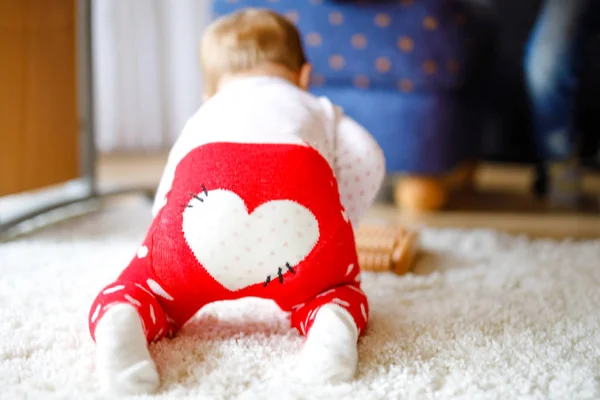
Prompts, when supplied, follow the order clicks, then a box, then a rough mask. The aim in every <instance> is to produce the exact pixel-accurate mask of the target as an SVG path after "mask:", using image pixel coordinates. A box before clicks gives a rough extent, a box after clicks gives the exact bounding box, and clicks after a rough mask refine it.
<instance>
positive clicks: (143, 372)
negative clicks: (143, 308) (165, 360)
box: [95, 304, 159, 395]
mask: <svg viewBox="0 0 600 400" xmlns="http://www.w3.org/2000/svg"><path fill="white" fill-rule="evenodd" d="M95 336H96V370H97V373H98V378H99V380H100V385H101V386H102V389H103V390H105V391H108V392H111V393H115V394H119V395H125V394H149V393H152V392H154V391H155V390H156V389H157V388H158V385H159V378H158V372H157V371H156V366H155V364H154V362H153V361H152V357H151V356H150V352H149V351H148V345H147V343H146V336H145V335H144V331H143V328H142V323H141V320H140V317H139V315H138V313H137V310H136V309H135V308H134V307H133V306H131V305H128V304H119V305H116V306H114V307H112V308H111V309H110V310H108V311H107V312H106V313H105V314H104V315H103V316H102V318H101V319H100V321H98V324H97V325H96V332H95Z"/></svg>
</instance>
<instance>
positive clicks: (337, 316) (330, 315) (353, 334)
mask: <svg viewBox="0 0 600 400" xmlns="http://www.w3.org/2000/svg"><path fill="white" fill-rule="evenodd" d="M357 339H358V329H357V328H356V324H355V323H354V319H353V318H352V316H351V315H350V313H349V312H348V311H346V310H344V309H343V308H342V307H339V306H335V305H330V304H327V305H324V306H322V307H321V308H320V309H319V311H318V312H317V316H316V317H315V321H314V322H313V325H312V327H311V328H310V331H309V332H308V336H307V338H306V342H305V344H304V347H303V348H302V351H301V352H300V365H299V371H298V372H299V374H300V379H301V380H303V381H304V382H307V383H336V382H345V381H349V380H350V379H352V378H353V377H354V374H355V373H356V367H357V364H358V352H357V348H356V346H357V345H356V341H357Z"/></svg>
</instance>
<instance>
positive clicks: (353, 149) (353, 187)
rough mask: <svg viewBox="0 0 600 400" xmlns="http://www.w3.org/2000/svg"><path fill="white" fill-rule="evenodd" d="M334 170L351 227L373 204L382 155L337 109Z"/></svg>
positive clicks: (366, 134)
mask: <svg viewBox="0 0 600 400" xmlns="http://www.w3.org/2000/svg"><path fill="white" fill-rule="evenodd" d="M337 114H338V117H337V120H338V123H337V130H336V133H335V134H336V138H335V140H336V158H335V173H336V176H337V179H338V184H339V190H340V195H341V199H342V204H343V205H344V208H345V209H346V212H347V214H348V217H349V218H350V220H351V221H352V225H353V226H354V227H357V226H358V223H359V222H360V220H361V218H362V217H363V216H364V215H365V213H366V212H367V210H368V209H369V207H371V205H372V204H373V201H374V200H375V196H376V195H377V192H378V191H379V189H380V187H381V184H382V182H383V178H384V176H385V157H384V155H383V151H382V150H381V148H380V147H379V144H378V143H377V142H376V141H375V139H374V138H373V136H371V134H370V133H369V132H368V131H367V130H366V129H365V128H364V127H362V126H361V125H360V124H358V123H357V122H356V121H354V120H353V119H352V118H350V117H348V116H347V115H343V114H342V113H341V112H338V113H337Z"/></svg>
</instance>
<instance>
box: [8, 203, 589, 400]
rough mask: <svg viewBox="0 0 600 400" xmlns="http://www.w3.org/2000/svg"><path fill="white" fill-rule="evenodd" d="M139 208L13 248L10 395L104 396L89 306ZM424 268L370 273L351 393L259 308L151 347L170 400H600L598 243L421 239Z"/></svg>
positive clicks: (122, 257)
mask: <svg viewBox="0 0 600 400" xmlns="http://www.w3.org/2000/svg"><path fill="white" fill-rule="evenodd" d="M149 212H150V210H149V207H148V206H147V205H145V204H143V203H141V202H135V203H133V204H129V203H128V204H119V205H112V206H111V207H110V208H109V209H107V210H105V211H103V212H101V213H97V214H93V215H91V216H87V217H83V218H78V219H75V220H71V221H69V222H67V223H63V224H61V225H58V226H54V227H52V228H50V229H48V230H45V231H42V232H38V233H36V234H35V235H33V236H30V237H28V238H26V239H20V240H18V241H15V242H11V243H6V244H0V321H1V323H0V398H3V399H4V398H6V399H25V398H27V399H32V398H33V399H37V398H40V399H51V398H67V399H87V398H101V396H100V395H99V394H98V386H97V383H96V380H95V375H94V364H93V360H94V356H93V354H94V346H93V343H92V341H91V340H90V338H89V335H88V331H87V325H86V323H87V314H88V307H89V306H90V304H91V301H92V300H93V298H94V297H95V295H96V293H97V291H98V290H99V289H100V288H101V287H102V286H104V285H105V284H106V283H107V282H108V281H109V280H111V279H113V278H114V277H115V276H116V274H117V273H118V272H119V271H120V269H121V268H122V267H123V266H124V265H125V264H126V263H127V262H128V261H129V259H130V257H131V256H132V255H133V252H134V251H135V250H136V249H137V246H138V244H139V241H140V240H141V238H142V236H143V235H144V233H145V229H146V226H147V224H148V222H149ZM422 245H423V248H424V249H425V250H426V253H425V255H424V256H423V257H422V259H421V260H420V261H419V264H418V266H417V269H416V271H415V273H414V274H411V275H408V276H405V277H395V276H391V275H386V274H380V275H373V274H364V279H363V281H364V287H365V290H366V292H367V294H368V296H369V297H370V301H371V304H372V305H371V309H372V314H371V315H372V319H371V325H370V328H369V329H368V331H367V333H366V336H365V337H364V338H363V339H362V340H361V341H360V344H359V354H360V367H359V372H358V376H357V377H356V379H355V381H353V382H352V383H348V384H341V385H333V386H322V387H307V386H303V385H301V384H300V383H299V382H297V380H296V379H294V376H293V375H292V372H291V371H292V367H293V365H294V362H295V355H296V353H297V352H298V350H299V349H300V347H301V344H302V339H301V338H300V336H298V335H297V334H296V332H295V331H293V330H292V329H290V328H289V327H288V325H287V322H286V319H285V316H284V315H282V314H280V313H279V312H277V310H276V309H275V308H274V307H273V306H272V305H271V304H270V303H266V302H261V301H257V300H251V301H245V302H240V303H229V304H227V303H223V304H215V305H212V306H210V307H208V308H206V309H205V310H203V311H202V312H200V313H199V315H198V316H197V317H196V318H195V319H194V320H193V321H191V322H190V323H189V324H188V325H187V326H186V327H185V328H184V329H183V331H182V332H181V333H180V335H179V336H178V337H176V338H175V339H173V340H171V341H166V340H165V341H163V342H160V343H158V344H155V345H153V346H152V347H151V352H152V354H153V355H154V357H155V359H156V361H157V365H158V368H159V371H160V374H161V376H162V379H163V384H162V386H161V391H160V393H159V394H158V395H156V396H155V397H151V398H157V399H228V398H236V399H255V398H258V399H275V398H277V399H344V398H354V399H569V400H571V399H599V398H600V241H587V242H569V241H565V242H553V241H528V240H527V239H525V238H522V237H510V236H505V235H502V234H499V233H495V232H491V231H484V230H479V231H463V230H429V229H425V230H424V231H423V232H422Z"/></svg>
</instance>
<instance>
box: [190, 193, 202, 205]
mask: <svg viewBox="0 0 600 400" xmlns="http://www.w3.org/2000/svg"><path fill="white" fill-rule="evenodd" d="M190 196H192V197H193V198H194V199H196V200H198V201H199V202H200V203H204V199H202V198H201V197H200V196H198V195H197V194H194V193H190Z"/></svg>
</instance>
